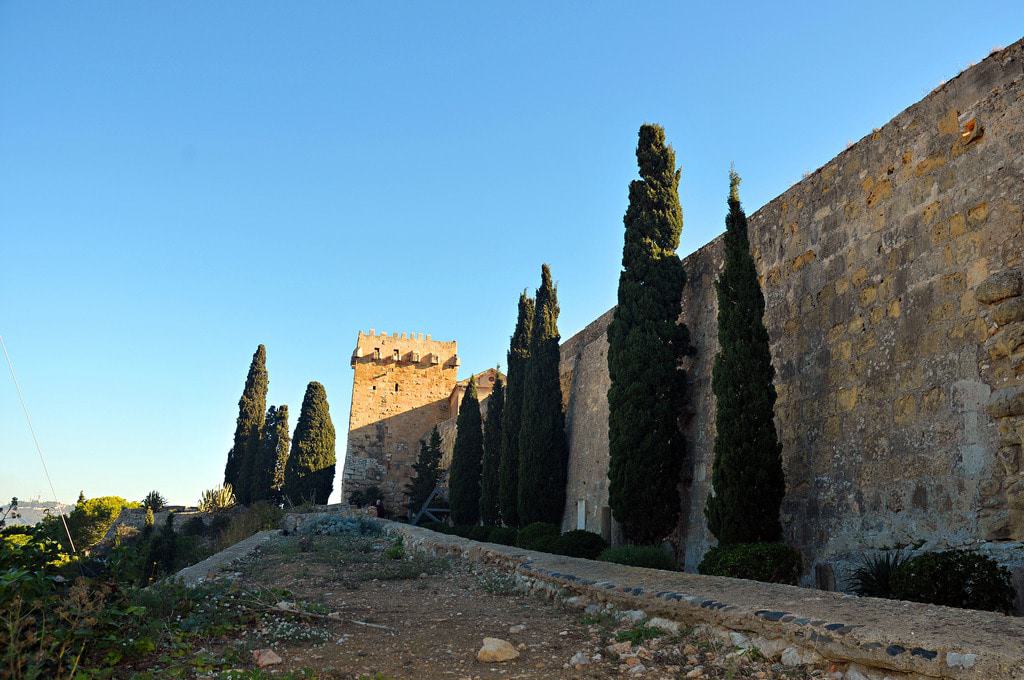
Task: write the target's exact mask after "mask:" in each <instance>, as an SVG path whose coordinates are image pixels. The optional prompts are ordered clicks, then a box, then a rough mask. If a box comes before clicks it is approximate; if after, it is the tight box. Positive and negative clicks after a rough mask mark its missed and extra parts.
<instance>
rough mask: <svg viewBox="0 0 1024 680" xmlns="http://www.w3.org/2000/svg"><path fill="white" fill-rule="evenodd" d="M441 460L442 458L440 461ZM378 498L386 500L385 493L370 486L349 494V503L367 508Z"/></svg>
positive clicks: (378, 488) (374, 486)
mask: <svg viewBox="0 0 1024 680" xmlns="http://www.w3.org/2000/svg"><path fill="white" fill-rule="evenodd" d="M438 460H440V458H439V459H438ZM378 498H384V492H383V491H381V490H380V487H379V486H377V485H376V484H374V485H373V486H368V487H366V488H365V489H359V490H357V491H353V492H352V493H351V494H349V497H348V502H349V503H350V504H352V505H354V506H355V507H357V508H365V507H366V506H368V505H373V504H374V503H376V502H377V499H378Z"/></svg>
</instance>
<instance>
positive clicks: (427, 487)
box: [405, 425, 442, 515]
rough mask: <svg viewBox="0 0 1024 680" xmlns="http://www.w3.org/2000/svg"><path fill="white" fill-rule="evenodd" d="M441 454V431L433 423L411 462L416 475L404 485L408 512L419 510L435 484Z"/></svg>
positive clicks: (413, 512) (412, 512)
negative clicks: (428, 435) (413, 460)
mask: <svg viewBox="0 0 1024 680" xmlns="http://www.w3.org/2000/svg"><path fill="white" fill-rule="evenodd" d="M441 456H442V451H441V433H440V432H438V431H437V426H436V425H435V426H434V429H433V430H431V431H430V438H429V439H424V440H423V441H421V442H420V455H419V458H417V459H416V462H415V463H413V464H412V469H413V471H415V472H416V476H415V477H413V478H412V481H410V482H409V483H408V484H407V485H406V487H405V493H406V494H408V495H409V512H410V513H411V514H413V515H415V513H417V512H419V511H420V509H421V508H422V507H423V504H424V503H426V502H427V499H428V498H430V493H431V492H432V491H433V490H434V487H436V486H437V478H438V477H439V476H440V468H441Z"/></svg>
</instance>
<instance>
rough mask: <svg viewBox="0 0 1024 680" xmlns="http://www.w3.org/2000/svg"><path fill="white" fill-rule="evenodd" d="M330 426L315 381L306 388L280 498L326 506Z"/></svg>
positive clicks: (330, 472)
mask: <svg viewBox="0 0 1024 680" xmlns="http://www.w3.org/2000/svg"><path fill="white" fill-rule="evenodd" d="M334 443H335V440H334V423H332V422H331V411H330V406H329V405H328V404H327V390H325V389H324V386H323V385H321V384H320V383H318V382H315V381H314V382H311V383H309V385H308V386H307V387H306V395H305V396H304V397H303V399H302V410H301V411H300V412H299V422H298V423H296V425H295V439H294V440H293V441H292V449H291V453H290V454H289V456H288V464H287V465H286V467H285V474H284V495H285V496H286V497H287V498H288V499H289V500H290V501H291V502H292V503H293V504H297V503H301V502H303V501H307V500H308V501H311V502H313V503H316V504H317V505H324V504H326V503H327V499H328V497H329V496H330V495H331V489H332V488H334V466H335V463H336V458H335V451H334Z"/></svg>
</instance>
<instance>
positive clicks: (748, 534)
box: [704, 172, 786, 545]
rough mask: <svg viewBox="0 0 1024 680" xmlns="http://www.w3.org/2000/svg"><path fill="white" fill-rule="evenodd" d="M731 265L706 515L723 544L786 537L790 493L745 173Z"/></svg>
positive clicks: (729, 243)
mask: <svg viewBox="0 0 1024 680" xmlns="http://www.w3.org/2000/svg"><path fill="white" fill-rule="evenodd" d="M729 177H730V188H729V215H728V217H726V220H725V227H726V229H725V266H724V268H723V270H722V273H721V275H720V276H719V277H718V281H717V282H716V284H715V287H716V288H717V290H718V345H719V348H720V349H719V352H718V355H717V356H716V357H715V365H714V368H713V370H712V374H711V385H712V387H713V389H714V392H715V407H716V411H715V428H716V429H715V431H716V437H715V460H714V464H713V467H712V472H711V483H712V488H713V492H714V493H713V495H709V496H708V500H707V506H706V507H705V511H704V513H705V515H706V516H707V520H708V528H709V529H710V530H711V533H713V534H714V535H715V536H716V537H717V538H718V542H719V544H720V545H730V544H736V543H758V542H773V541H778V540H779V539H780V538H781V537H782V524H781V523H780V522H779V508H780V507H781V506H782V498H783V496H785V494H786V480H785V477H784V475H783V471H782V445H781V444H780V443H779V439H778V435H777V434H776V432H775V421H774V419H773V417H774V409H775V386H774V385H773V384H772V379H773V377H774V376H775V369H774V367H773V366H772V357H771V353H770V352H769V350H768V331H767V330H765V327H764V295H763V294H762V293H761V285H760V283H759V282H758V279H757V269H756V268H755V266H754V258H753V256H752V255H751V254H750V243H749V241H748V239H747V216H746V215H745V214H744V212H743V208H742V207H741V206H740V198H739V182H740V179H739V176H738V175H737V174H736V173H735V172H731V173H730V175H729Z"/></svg>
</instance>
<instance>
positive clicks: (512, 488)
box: [498, 291, 534, 527]
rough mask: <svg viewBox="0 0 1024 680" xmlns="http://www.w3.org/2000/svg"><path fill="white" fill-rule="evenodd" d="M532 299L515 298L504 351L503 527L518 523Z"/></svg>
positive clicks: (500, 474) (500, 498) (500, 488)
mask: <svg viewBox="0 0 1024 680" xmlns="http://www.w3.org/2000/svg"><path fill="white" fill-rule="evenodd" d="M533 316H534V302H533V298H530V297H527V296H526V291H523V292H522V294H521V295H520V296H519V316H518V318H517V319H516V328H515V332H513V333H512V339H511V341H510V342H509V348H508V374H507V375H506V378H507V379H508V384H507V387H506V389H505V406H504V410H503V411H502V423H501V462H500V464H499V466H498V467H499V469H498V477H499V479H498V505H499V514H500V515H501V521H502V522H503V523H504V524H505V526H507V527H519V526H522V525H521V524H520V523H519V433H520V430H522V416H523V389H524V388H525V380H526V365H527V363H528V362H529V360H530V337H531V336H532V335H533Z"/></svg>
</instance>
